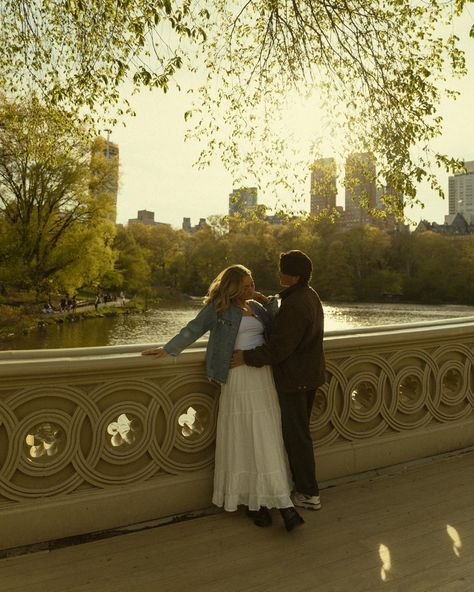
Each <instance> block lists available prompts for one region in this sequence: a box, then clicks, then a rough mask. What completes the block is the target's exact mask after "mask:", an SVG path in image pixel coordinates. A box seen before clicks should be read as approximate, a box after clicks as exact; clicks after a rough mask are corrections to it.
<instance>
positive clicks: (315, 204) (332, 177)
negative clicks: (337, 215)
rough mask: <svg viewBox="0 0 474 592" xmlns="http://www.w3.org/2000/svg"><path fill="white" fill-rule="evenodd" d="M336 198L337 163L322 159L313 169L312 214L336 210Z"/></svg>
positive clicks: (316, 162) (329, 159)
mask: <svg viewBox="0 0 474 592" xmlns="http://www.w3.org/2000/svg"><path fill="white" fill-rule="evenodd" d="M336 196H337V187H336V161H335V160H334V158H320V159H318V160H316V161H315V163H314V164H313V166H312V167H311V189H310V197H311V204H310V212H311V214H320V213H321V212H322V211H324V210H326V211H329V212H331V211H333V210H335V209H336Z"/></svg>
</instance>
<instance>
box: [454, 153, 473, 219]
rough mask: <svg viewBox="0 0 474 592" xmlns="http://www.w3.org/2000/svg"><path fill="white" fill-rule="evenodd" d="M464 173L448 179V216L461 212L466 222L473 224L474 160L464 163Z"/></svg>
mask: <svg viewBox="0 0 474 592" xmlns="http://www.w3.org/2000/svg"><path fill="white" fill-rule="evenodd" d="M464 167H465V169H466V172H465V173H458V174H456V175H453V176H452V177H449V179H448V184H449V185H448V204H449V206H448V207H449V215H448V218H449V219H450V220H452V219H453V218H454V216H455V215H456V214H462V215H463V216H464V218H465V220H466V222H467V223H468V224H474V160H470V161H468V162H465V163H464Z"/></svg>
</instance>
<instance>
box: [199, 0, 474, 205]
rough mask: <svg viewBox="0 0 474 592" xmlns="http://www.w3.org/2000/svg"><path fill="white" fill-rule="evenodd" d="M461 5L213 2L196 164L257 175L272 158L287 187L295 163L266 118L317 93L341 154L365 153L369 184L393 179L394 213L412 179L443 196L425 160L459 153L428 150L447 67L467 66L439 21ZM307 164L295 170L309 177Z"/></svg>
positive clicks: (389, 0) (450, 163) (430, 1)
mask: <svg viewBox="0 0 474 592" xmlns="http://www.w3.org/2000/svg"><path fill="white" fill-rule="evenodd" d="M464 5H465V2H464V0H460V1H456V0H454V1H453V2H446V3H443V2H438V1H437V0H427V1H426V2H423V3H417V2H415V3H413V2H411V1H410V0H374V1H371V2H367V1H366V0H351V1H350V2H347V1H345V0H343V1H339V0H336V1H335V2H334V1H333V0H330V1H329V0H296V1H294V0H276V1H274V0H272V1H269V0H249V1H248V2H245V3H244V4H243V5H242V4H241V3H236V2H230V3H229V1H228V0H218V1H217V2H216V3H215V12H214V14H213V19H212V23H211V25H210V27H209V29H208V38H209V43H208V45H207V48H208V50H207V63H208V64H210V65H211V67H210V69H209V74H208V79H207V81H206V84H205V85H203V86H202V87H201V88H200V91H199V93H200V94H199V99H198V101H197V108H196V121H197V123H196V129H195V134H194V135H195V136H197V137H201V138H203V137H209V135H210V136H211V137H212V140H211V142H210V143H209V145H208V147H207V148H206V149H205V150H203V152H202V154H201V160H200V162H201V163H202V164H206V163H208V162H210V161H211V159H212V158H215V156H216V153H217V154H218V155H219V156H220V157H221V158H222V160H223V161H224V162H227V163H228V165H229V166H230V168H231V170H232V171H233V172H234V174H235V176H236V177H238V176H241V177H247V178H248V177H249V176H251V177H256V178H262V175H263V174H264V173H265V172H267V171H268V170H269V169H272V168H273V169H276V170H277V171H278V173H277V175H275V174H274V175H273V176H272V177H271V182H272V183H273V184H274V182H275V176H276V177H277V182H278V183H279V184H280V185H281V186H282V187H284V188H287V189H291V188H292V187H293V186H294V181H292V179H295V176H293V177H292V176H291V175H290V173H291V172H292V170H291V167H293V168H295V161H294V159H293V160H292V161H291V162H288V160H287V159H288V152H287V151H285V145H286V144H288V130H287V129H286V128H284V129H283V130H281V134H280V135H278V134H275V133H274V130H275V119H277V117H278V113H279V110H280V109H281V108H282V107H284V106H286V105H291V101H294V100H295V96H296V95H297V94H300V95H314V94H318V96H319V97H320V98H321V101H320V103H321V104H320V106H321V108H322V109H323V110H325V112H326V113H327V114H329V121H330V122H332V124H333V125H332V126H331V127H330V128H329V129H328V130H327V132H326V134H327V135H331V134H332V133H333V134H335V135H338V136H339V137H340V139H341V140H342V145H343V146H344V150H345V151H346V153H347V152H350V151H357V152H372V153H373V154H374V156H375V159H376V162H377V180H378V183H379V184H380V185H382V184H384V185H387V186H389V187H390V188H391V190H390V192H387V193H386V195H385V198H384V200H385V205H386V206H387V211H388V212H396V213H397V214H399V215H401V214H402V201H401V200H400V199H399V196H403V198H404V200H405V203H416V202H417V198H416V192H417V183H418V182H419V181H421V180H425V181H428V182H429V183H430V184H431V185H432V186H433V187H434V188H435V189H437V190H438V191H439V193H440V194H442V193H443V192H442V188H441V186H440V185H439V183H438V180H437V176H436V174H435V173H433V170H432V164H433V166H434V165H438V166H442V167H443V168H448V169H450V170H456V169H457V168H458V167H459V165H460V163H458V162H456V161H455V160H453V159H451V158H450V157H449V156H448V155H443V154H438V153H433V149H432V147H431V141H432V140H433V138H435V137H437V136H438V135H440V133H441V130H442V119H441V117H440V116H439V115H438V114H437V112H436V111H437V108H438V105H439V102H440V99H441V97H442V96H443V94H444V93H445V92H446V93H448V94H449V95H451V96H452V95H453V93H451V92H450V91H449V89H446V88H445V79H446V76H447V75H448V74H449V73H453V74H454V75H463V74H465V61H464V55H463V53H462V51H460V50H459V48H458V41H459V40H458V39H457V37H455V36H454V35H453V34H452V31H451V30H450V28H449V26H448V27H446V26H445V24H447V23H450V22H452V20H453V18H454V15H456V14H460V13H461V12H462V10H463V7H464ZM473 30H474V28H473V29H471V35H472V34H473ZM292 90H293V91H294V92H293V93H292V92H291V91H292ZM218 114H222V115H221V116H220V117H218V116H217V115H218ZM308 117H311V114H308ZM262 119H263V126H262V125H260V126H259V125H258V124H260V122H261V120H262ZM341 129H342V130H343V133H342V134H338V133H337V132H338V130H341ZM414 147H416V148H417V151H416V155H415V151H414V150H413V148H414ZM311 156H313V155H311ZM311 156H310V157H311ZM318 156H321V155H320V154H319V150H318V146H315V151H314V157H315V158H316V157H318ZM304 162H305V163H306V167H305V168H302V169H301V168H300V169H298V168H296V169H295V170H299V171H300V172H301V175H302V177H303V178H304V179H306V177H307V170H308V168H309V167H308V164H309V163H308V160H304ZM296 179H297V178H296ZM374 213H375V212H374Z"/></svg>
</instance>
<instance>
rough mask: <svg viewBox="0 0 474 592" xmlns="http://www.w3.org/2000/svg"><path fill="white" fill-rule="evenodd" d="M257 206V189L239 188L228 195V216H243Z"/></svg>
mask: <svg viewBox="0 0 474 592" xmlns="http://www.w3.org/2000/svg"><path fill="white" fill-rule="evenodd" d="M256 205H257V188H256V187H241V188H240V189H234V190H233V191H232V193H231V194H230V195H229V216H233V215H235V214H243V213H244V212H245V211H246V210H250V209H252V208H254V207H255V206H256Z"/></svg>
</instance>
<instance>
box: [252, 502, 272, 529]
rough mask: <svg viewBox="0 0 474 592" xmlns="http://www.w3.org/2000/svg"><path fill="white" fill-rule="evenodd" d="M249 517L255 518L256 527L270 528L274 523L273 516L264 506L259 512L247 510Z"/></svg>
mask: <svg viewBox="0 0 474 592" xmlns="http://www.w3.org/2000/svg"><path fill="white" fill-rule="evenodd" d="M247 516H248V517H249V518H253V523H254V524H255V525H256V526H262V527H265V526H270V524H271V523H272V515H271V514H270V511H269V509H268V508H266V507H265V506H262V507H261V508H260V509H259V510H247Z"/></svg>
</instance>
